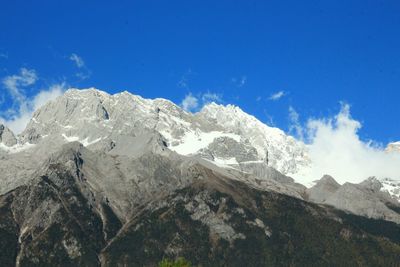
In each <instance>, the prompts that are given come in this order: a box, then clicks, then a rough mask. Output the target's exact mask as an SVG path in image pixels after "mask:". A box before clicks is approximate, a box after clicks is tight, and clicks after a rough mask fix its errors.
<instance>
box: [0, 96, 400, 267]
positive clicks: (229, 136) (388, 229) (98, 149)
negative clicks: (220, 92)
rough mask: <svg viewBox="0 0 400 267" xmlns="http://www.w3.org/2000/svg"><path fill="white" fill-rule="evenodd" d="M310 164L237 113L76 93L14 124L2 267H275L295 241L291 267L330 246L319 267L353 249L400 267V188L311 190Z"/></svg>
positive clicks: (0, 204) (327, 182)
mask: <svg viewBox="0 0 400 267" xmlns="http://www.w3.org/2000/svg"><path fill="white" fill-rule="evenodd" d="M310 164H312V162H310V160H309V159H308V156H307V146H306V145H304V144H303V143H302V142H300V141H297V140H296V139H294V138H293V137H291V136H288V135H286V134H285V133H284V132H283V131H281V130H279V129H277V128H272V127H269V126H267V125H265V124H263V123H262V122H260V121H259V120H257V119H256V118H255V117H253V116H251V115H248V114H246V113H245V112H244V111H242V110H241V109H240V108H238V107H235V106H232V105H227V106H223V105H218V104H215V103H210V104H208V105H206V106H205V107H204V108H203V109H202V110H201V111H200V112H198V113H195V114H192V113H188V112H186V111H184V110H183V109H181V108H180V107H179V106H177V105H175V104H174V103H172V102H170V101H168V100H165V99H154V100H151V99H144V98H142V97H140V96H136V95H132V94H130V93H128V92H123V93H119V94H115V95H110V94H107V93H105V92H102V91H99V90H96V89H87V90H77V89H72V90H68V91H67V92H66V93H65V94H64V95H62V96H60V97H59V98H57V99H55V100H54V101H51V102H49V103H47V104H46V105H44V106H43V107H42V108H40V109H39V110H37V111H36V112H35V113H34V115H33V118H32V120H31V121H30V122H29V124H28V126H27V127H26V129H25V130H24V131H23V132H22V133H21V134H20V135H19V136H15V135H14V134H13V133H12V132H11V131H10V130H9V129H7V128H6V127H5V126H0V247H1V248H3V249H0V262H2V263H4V262H5V263H6V264H5V266H37V265H46V266H156V265H157V262H158V261H160V260H161V259H162V258H164V257H171V258H176V257H179V256H185V257H188V258H189V260H190V261H192V262H193V263H195V264H198V265H202V266H209V265H212V266H219V265H221V262H225V263H228V265H229V266H245V265H248V264H246V263H249V262H251V263H252V264H253V265H254V266H262V265H264V264H265V263H270V265H276V263H278V262H279V263H280V264H281V263H282V259H286V258H288V256H287V251H288V249H287V244H292V246H293V249H291V250H292V251H293V252H291V253H294V254H292V255H291V256H290V257H289V260H288V261H287V262H285V263H287V265H291V264H292V261H291V260H292V259H293V258H296V259H297V258H301V259H304V260H303V261H302V262H303V263H304V265H306V266H308V265H313V264H316V262H315V259H316V258H317V256H318V257H319V255H320V252H319V251H315V249H314V248H320V247H322V248H323V249H324V250H326V251H327V253H326V256H324V258H323V259H321V261H319V262H318V264H317V265H324V264H325V263H326V261H327V259H328V260H329V261H330V262H336V261H335V260H338V259H339V261H338V265H343V264H342V263H343V262H342V261H341V260H342V257H343V256H342V255H341V256H340V257H338V256H336V254H335V253H336V252H337V251H339V250H340V251H341V250H343V247H346V248H349V249H346V251H349V254H346V257H347V258H346V259H345V261H344V262H345V263H346V264H347V263H349V262H352V260H353V262H352V264H350V265H357V263H359V262H356V261H354V259H355V258H356V259H357V260H358V259H360V258H361V259H362V260H363V261H364V262H367V261H368V262H371V263H372V264H373V265H375V266H377V265H380V264H382V263H384V265H385V266H390V265H391V263H392V262H395V260H393V259H398V255H399V253H398V242H399V239H398V234H396V233H400V232H399V231H400V226H399V225H400V213H399V211H400V203H399V201H398V200H397V199H396V198H394V197H393V196H397V197H399V192H398V191H396V190H397V188H398V187H399V184H398V183H396V181H393V180H390V179H389V178H388V179H385V180H381V181H379V180H377V179H375V178H369V179H367V180H365V181H364V182H362V183H359V184H352V183H345V184H343V185H340V184H338V183H337V182H336V181H335V180H334V178H333V177H330V176H324V177H323V178H322V179H320V180H319V181H318V182H316V184H315V185H314V186H313V187H312V188H306V187H305V186H303V185H301V184H299V183H296V181H295V180H294V179H293V178H291V177H289V176H288V175H286V174H288V173H296V172H297V171H298V170H300V169H302V168H305V167H309V166H310ZM388 192H390V194H389V193H388ZM315 203H317V204H318V205H316V204H315ZM372 219H373V220H372ZM371 225H372V226H373V227H372V228H371ZM310 229H312V231H310ZM160 233H161V234H160ZM392 233H394V234H392ZM315 236H318V238H315ZM383 238H384V240H385V243H381V242H380V240H383ZM378 241H379V242H378ZM304 244H309V245H307V246H305V245H304ZM332 244H333V245H332ZM332 246H334V247H332ZM335 246H337V247H335ZM248 248H251V249H250V250H249V249H248ZM396 249H397V250H396ZM364 251H371V253H364ZM375 251H378V252H375ZM221 252H223V253H221ZM237 255H241V256H240V260H239V261H238V257H237ZM260 255H271V257H270V256H268V257H260ZM304 255H306V256H304ZM310 255H311V256H310ZM360 255H362V256H360ZM382 255H384V256H382ZM272 256H273V257H276V258H273V257H272ZM326 257H328V258H326ZM264 258H265V259H264Z"/></svg>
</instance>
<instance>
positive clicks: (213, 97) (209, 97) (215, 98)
mask: <svg viewBox="0 0 400 267" xmlns="http://www.w3.org/2000/svg"><path fill="white" fill-rule="evenodd" d="M201 99H202V100H203V105H204V104H207V103H210V102H221V101H222V96H221V95H220V94H216V93H211V92H210V91H208V92H207V93H205V94H203V95H202V97H201Z"/></svg>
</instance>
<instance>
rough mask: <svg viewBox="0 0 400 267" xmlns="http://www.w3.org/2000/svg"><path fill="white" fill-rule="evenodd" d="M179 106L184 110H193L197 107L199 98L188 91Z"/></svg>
mask: <svg viewBox="0 0 400 267" xmlns="http://www.w3.org/2000/svg"><path fill="white" fill-rule="evenodd" d="M181 107H182V108H183V109H184V110H186V111H193V110H195V109H197V108H198V107H199V100H198V99H197V97H195V96H193V95H192V93H189V94H187V95H186V96H185V98H184V99H183V100H182V103H181Z"/></svg>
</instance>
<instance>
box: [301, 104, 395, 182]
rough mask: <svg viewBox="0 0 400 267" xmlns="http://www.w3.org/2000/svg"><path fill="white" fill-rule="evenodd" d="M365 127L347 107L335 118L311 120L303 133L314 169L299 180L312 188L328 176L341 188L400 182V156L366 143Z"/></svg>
mask: <svg viewBox="0 0 400 267" xmlns="http://www.w3.org/2000/svg"><path fill="white" fill-rule="evenodd" d="M361 127H362V124H361V123H360V122H359V121H357V120H355V119H353V118H352V117H351V114H350V106H349V105H347V104H343V105H342V108H341V110H340V112H339V113H338V114H337V115H336V116H334V117H331V118H322V119H309V120H308V122H307V125H306V126H305V128H303V129H302V132H303V133H304V134H305V138H306V140H307V143H308V144H307V146H308V148H309V157H310V159H311V162H312V167H311V168H310V169H307V170H304V172H303V173H301V174H298V175H297V176H298V177H297V178H298V179H300V180H302V181H303V182H305V183H308V184H311V182H312V181H314V180H317V179H320V178H321V177H322V176H323V175H324V174H329V175H331V176H333V177H334V178H335V179H336V180H337V181H338V182H339V183H341V184H343V183H345V182H352V183H359V182H361V181H363V180H365V179H367V178H368V177H371V176H376V177H379V178H393V179H400V153H387V152H386V151H385V148H384V147H382V146H379V145H377V144H376V143H374V142H372V141H364V140H362V139H361V138H360V136H359V134H358V132H359V130H360V129H361ZM295 177H296V176H295Z"/></svg>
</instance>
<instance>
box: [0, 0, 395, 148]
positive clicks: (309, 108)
mask: <svg viewBox="0 0 400 267" xmlns="http://www.w3.org/2000/svg"><path fill="white" fill-rule="evenodd" d="M115 2H118V3H113V4H111V2H110V1H18V0H17V1H3V2H2V3H1V8H0V78H1V79H2V81H3V83H2V87H1V89H0V90H1V91H0V92H1V94H0V103H1V105H0V115H1V116H0V117H5V116H10V114H11V113H10V108H11V109H13V108H14V109H15V108H16V106H18V103H17V104H15V95H14V96H13V95H12V94H10V92H9V90H8V89H7V88H6V87H5V86H4V79H6V78H7V77H13V75H14V77H15V75H20V74H21V69H25V70H29V71H34V73H35V82H34V83H31V84H25V85H23V86H22V87H23V88H22V89H21V90H23V93H24V96H25V97H26V98H32V97H33V96H35V95H36V94H37V93H38V92H39V91H40V90H43V89H44V88H48V87H50V86H53V85H55V84H60V83H65V84H67V85H68V86H73V87H79V88H85V87H97V88H100V89H103V90H106V91H108V92H110V93H114V92H119V91H122V90H128V91H130V92H132V93H135V94H139V95H142V96H144V97H147V98H155V97H164V98H168V99H170V100H172V101H174V102H176V103H181V102H182V100H183V99H184V98H185V96H188V95H191V96H193V97H195V98H197V99H199V102H200V103H199V105H201V99H202V98H203V97H204V95H206V96H209V97H210V96H211V97H214V98H215V97H216V96H218V98H219V101H220V102H222V103H224V104H227V103H232V104H236V105H239V106H240V107H241V108H242V109H243V110H245V111H246V112H248V113H251V114H253V115H255V116H256V117H258V118H259V119H260V120H262V121H264V122H266V123H269V124H271V123H273V124H274V125H275V126H278V127H280V128H282V129H285V130H289V125H290V123H289V110H290V107H292V108H293V109H295V110H296V111H297V112H298V114H299V115H300V120H301V122H302V123H304V122H305V121H306V120H307V119H308V118H310V117H329V116H332V115H334V114H337V113H338V111H339V109H340V102H341V101H344V102H346V103H349V104H350V105H351V114H352V116H353V117H354V118H356V119H357V120H359V121H361V122H362V124H363V128H362V129H361V131H360V135H361V137H362V138H363V139H373V140H376V141H378V142H382V143H386V142H389V141H395V140H398V139H400V123H399V115H400V108H399V99H400V16H399V14H400V3H399V2H398V1H365V0H364V1H249V0H246V1H232V0H231V1H152V0H150V1H115ZM279 92H282V93H281V97H280V98H278V97H275V98H276V99H275V100H273V99H271V96H272V95H274V94H277V93H279ZM278 95H279V94H278ZM278 95H276V96H278Z"/></svg>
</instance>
